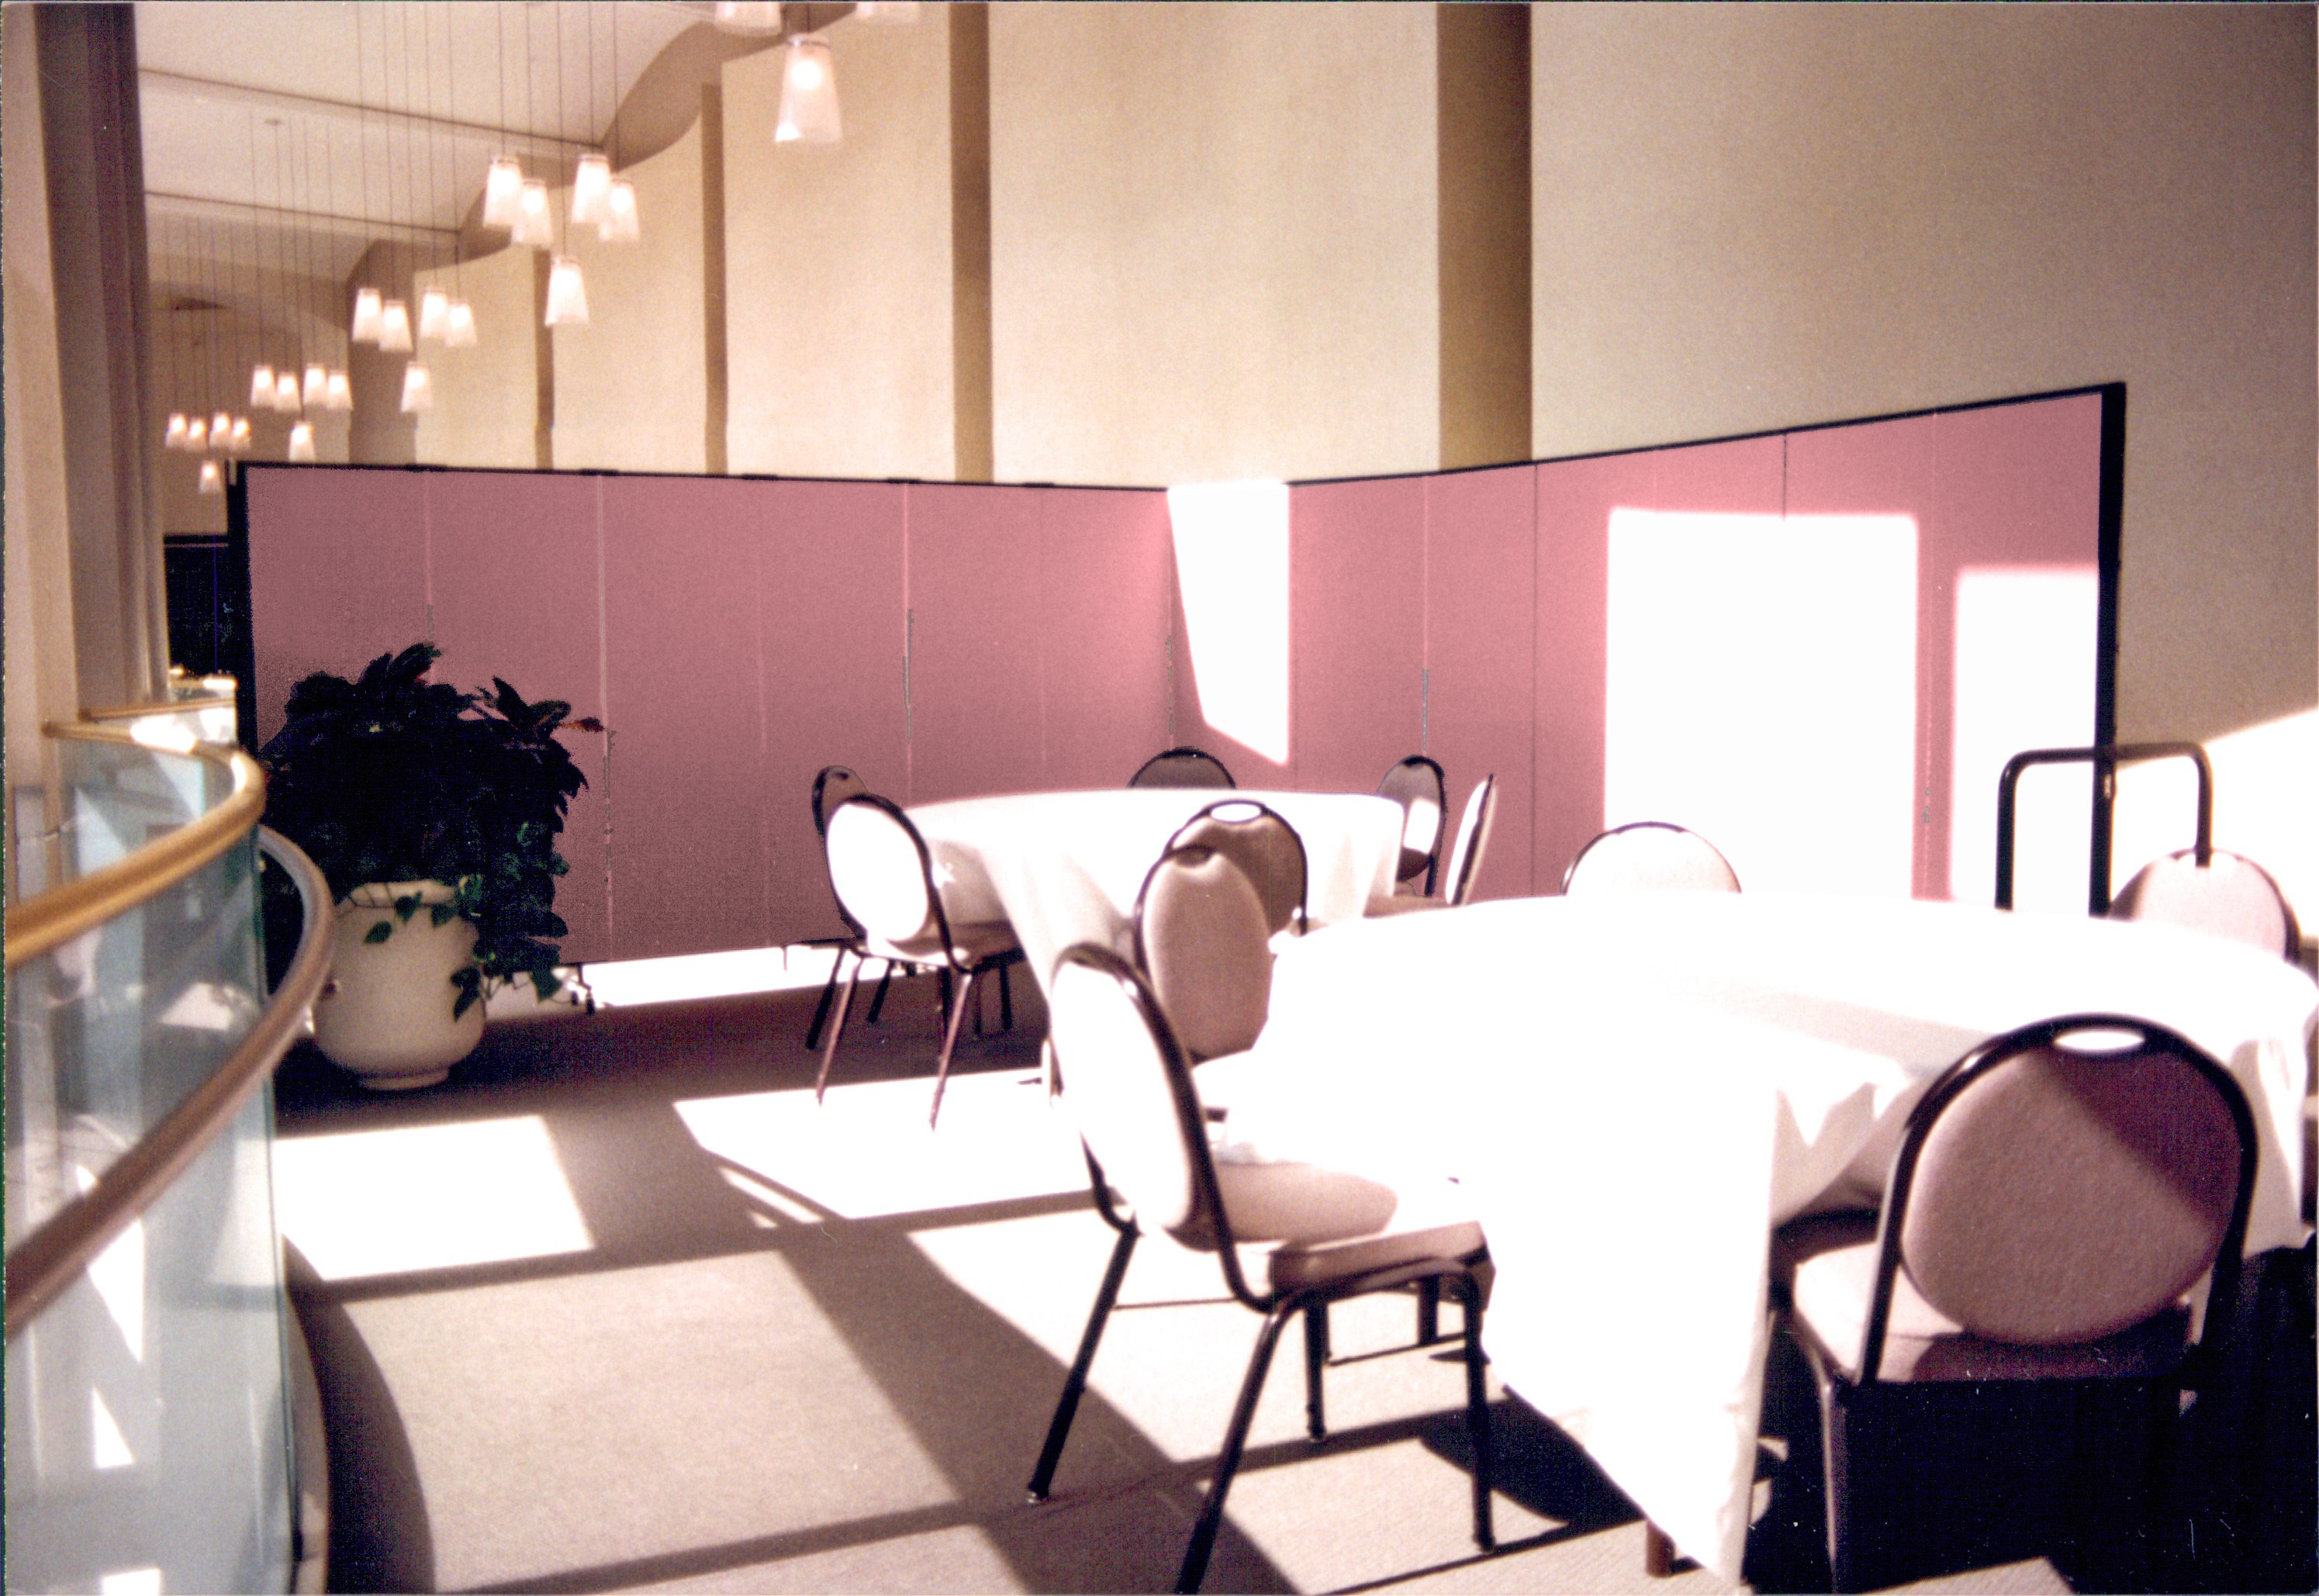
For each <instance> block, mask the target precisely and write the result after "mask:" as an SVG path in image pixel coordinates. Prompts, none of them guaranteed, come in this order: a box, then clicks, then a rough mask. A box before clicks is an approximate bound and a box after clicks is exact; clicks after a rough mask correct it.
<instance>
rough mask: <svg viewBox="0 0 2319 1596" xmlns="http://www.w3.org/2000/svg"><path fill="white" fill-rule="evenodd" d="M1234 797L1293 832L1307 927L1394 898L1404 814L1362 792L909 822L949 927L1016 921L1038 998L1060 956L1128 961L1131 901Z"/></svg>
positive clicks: (988, 805) (1102, 794)
mask: <svg viewBox="0 0 2319 1596" xmlns="http://www.w3.org/2000/svg"><path fill="white" fill-rule="evenodd" d="M1225 798H1253V799H1255V800H1256V801H1257V802H1259V803H1261V804H1264V805H1267V806H1268V807H1271V808H1273V809H1276V810H1277V811H1279V813H1280V816H1281V817H1282V818H1283V819H1285V820H1286V821H1287V822H1288V824H1289V825H1293V826H1295V828H1296V834H1297V835H1298V836H1299V837H1300V838H1302V839H1303V841H1304V854H1305V876H1306V882H1305V895H1304V910H1305V913H1306V915H1308V916H1309V917H1310V918H1311V920H1312V923H1313V924H1315V925H1326V924H1331V923H1332V922H1335V921H1339V920H1349V919H1355V918H1358V916H1359V915H1360V913H1361V910H1362V907H1363V906H1365V905H1366V904H1367V902H1368V900H1369V897H1371V895H1373V894H1380V893H1385V892H1390V891H1391V890H1392V889H1393V870H1394V864H1395V863H1396V862H1397V861H1398V860H1399V849H1400V846H1401V818H1402V816H1401V807H1400V806H1399V805H1398V804H1395V803H1394V802H1393V801H1392V800H1391V799H1389V798H1376V797H1373V796H1371V795H1369V794H1366V793H1358V794H1357V793H1335V792H1265V791H1247V790H1229V789H1214V788H1205V789H1192V788H1150V787H1147V788H1108V789H1101V790H1097V791H1093V792H1024V793H1008V794H1005V795H1002V796H999V797H995V798H954V799H952V800H950V801H949V802H946V803H939V804H920V805H917V806H916V807H913V808H912V809H911V810H910V811H909V815H910V818H911V820H912V821H913V822H915V823H916V825H917V827H918V830H919V832H920V833H921V834H923V835H924V836H925V839H926V847H927V850H928V852H931V853H932V854H933V856H934V872H935V877H936V879H937V880H938V881H939V882H940V883H941V886H942V892H943V903H944V905H945V906H947V907H948V910H949V913H950V915H951V917H952V919H953V920H995V919H1000V918H1005V919H1007V920H1010V921H1012V922H1014V925H1015V935H1016V936H1017V937H1019V938H1020V939H1021V941H1022V943H1023V951H1024V956H1025V958H1026V959H1027V960H1028V961H1029V963H1030V966H1031V969H1032V972H1033V974H1034V975H1035V976H1036V977H1037V978H1038V981H1039V985H1040V987H1041V988H1042V990H1043V989H1044V988H1045V986H1046V983H1047V977H1048V976H1049V974H1050V973H1051V971H1052V970H1053V969H1054V966H1055V956H1056V955H1057V954H1059V953H1060V952H1061V951H1063V950H1064V949H1065V948H1067V947H1069V946H1070V945H1071V944H1072V943H1073V942H1080V941H1083V940H1084V941H1090V942H1102V943H1104V944H1105V945H1106V946H1108V947H1112V948H1114V949H1116V950H1117V951H1120V952H1122V953H1124V952H1127V951H1128V946H1127V927H1128V924H1129V921H1130V918H1131V916H1132V915H1133V913H1134V909H1135V895H1136V893H1137V892H1138V891H1139V890H1140V889H1141V887H1142V885H1143V878H1144V875H1145V874H1146V872H1148V871H1149V870H1150V869H1151V865H1152V861H1155V860H1157V859H1158V858H1159V857H1160V850H1161V849H1162V848H1165V847H1166V846H1167V845H1168V839H1169V837H1171V836H1173V835H1175V834H1176V832H1177V830H1178V827H1180V826H1181V825H1183V824H1184V822H1186V821H1187V820H1188V819H1190V818H1191V817H1192V816H1194V815H1195V814H1196V813H1198V812H1199V811H1200V810H1202V809H1204V808H1205V807H1208V806H1209V805H1210V804H1213V803H1216V802H1219V801H1220V800H1223V799H1225Z"/></svg>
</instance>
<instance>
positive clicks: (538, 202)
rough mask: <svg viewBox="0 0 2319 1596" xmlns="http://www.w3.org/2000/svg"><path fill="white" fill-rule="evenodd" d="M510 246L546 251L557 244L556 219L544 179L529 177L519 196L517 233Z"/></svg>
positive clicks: (512, 236)
mask: <svg viewBox="0 0 2319 1596" xmlns="http://www.w3.org/2000/svg"><path fill="white" fill-rule="evenodd" d="M508 242H509V243H510V244H525V245H528V246H530V247H531V248H535V249H546V248H549V247H550V246H552V245H553V244H554V243H555V215H554V213H553V212H551V211H550V209H549V207H548V203H547V184H546V180H545V179H544V178H539V177H527V178H525V179H524V180H523V192H522V194H520V195H519V196H518V204H517V215H516V220H515V231H514V232H513V234H512V235H511V236H510V238H509V239H508Z"/></svg>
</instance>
